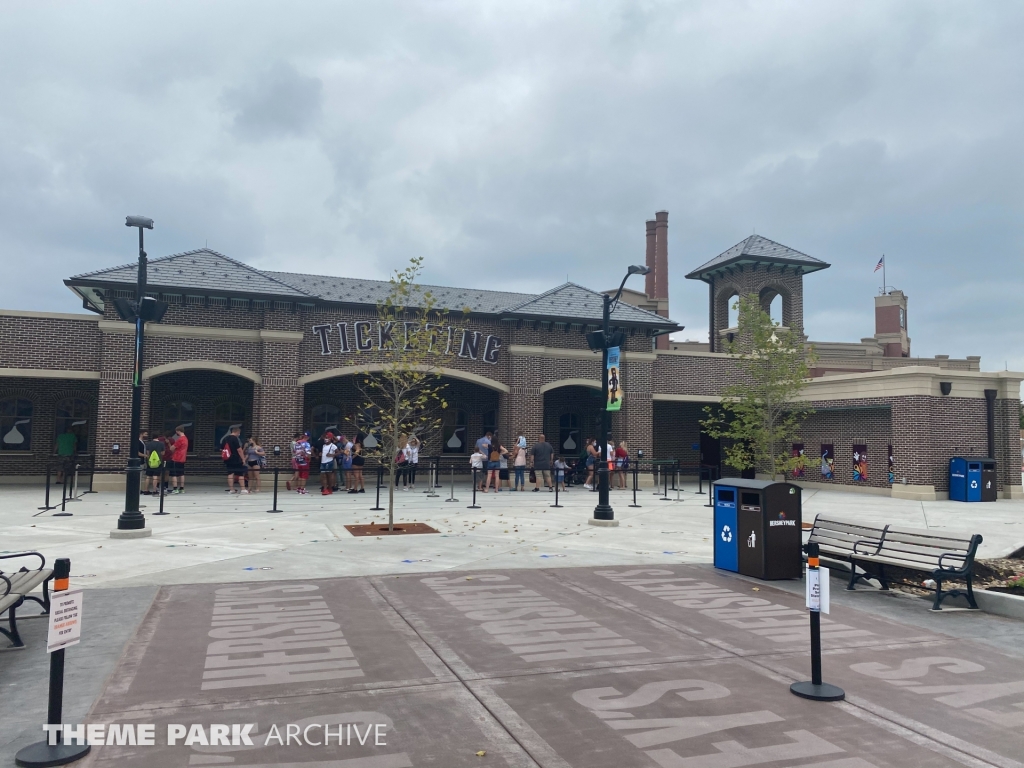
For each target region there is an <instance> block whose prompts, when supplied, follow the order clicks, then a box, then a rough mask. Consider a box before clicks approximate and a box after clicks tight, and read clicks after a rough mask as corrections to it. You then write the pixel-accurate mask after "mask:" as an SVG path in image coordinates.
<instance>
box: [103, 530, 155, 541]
mask: <svg viewBox="0 0 1024 768" xmlns="http://www.w3.org/2000/svg"><path fill="white" fill-rule="evenodd" d="M152 535H153V529H152V528H129V529H128V530H127V531H125V530H121V529H120V528H115V529H114V530H112V531H111V532H110V538H112V539H144V538H146V537H147V536H152Z"/></svg>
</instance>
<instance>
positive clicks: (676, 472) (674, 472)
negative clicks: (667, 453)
mask: <svg viewBox="0 0 1024 768" xmlns="http://www.w3.org/2000/svg"><path fill="white" fill-rule="evenodd" d="M678 475H679V462H678V461H677V462H676V466H675V468H674V469H673V470H672V485H674V486H675V487H676V501H679V492H680V491H681V490H682V489H681V488H680V486H681V485H682V482H676V480H677V479H678Z"/></svg>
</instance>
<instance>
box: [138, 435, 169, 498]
mask: <svg viewBox="0 0 1024 768" xmlns="http://www.w3.org/2000/svg"><path fill="white" fill-rule="evenodd" d="M143 445H144V446H145V450H144V458H143V460H142V462H143V464H144V465H145V467H146V489H145V490H144V491H143V492H142V493H143V494H145V495H146V496H159V495H160V478H161V477H162V476H163V474H164V444H163V442H162V441H161V440H156V439H153V440H150V439H148V437H147V439H146V440H145V442H144V443H143Z"/></svg>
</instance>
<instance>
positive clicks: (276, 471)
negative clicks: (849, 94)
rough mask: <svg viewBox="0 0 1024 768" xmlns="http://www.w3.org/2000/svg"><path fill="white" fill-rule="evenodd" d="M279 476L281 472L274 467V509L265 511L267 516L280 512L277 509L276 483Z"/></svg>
mask: <svg viewBox="0 0 1024 768" xmlns="http://www.w3.org/2000/svg"><path fill="white" fill-rule="evenodd" d="M280 475H281V470H280V469H279V468H278V467H274V508H273V509H268V510H267V514H268V515H269V514H272V513H276V512H280V511H281V510H280V509H278V508H277V481H278V478H279V477H280Z"/></svg>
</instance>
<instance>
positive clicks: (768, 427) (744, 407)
mask: <svg viewBox="0 0 1024 768" xmlns="http://www.w3.org/2000/svg"><path fill="white" fill-rule="evenodd" d="M737 330H738V333H737V334H736V336H735V337H734V340H733V341H731V342H729V344H728V346H727V349H726V351H728V352H730V353H732V354H734V355H736V356H737V362H738V363H739V367H740V371H741V373H742V377H741V381H740V383H738V384H734V385H732V386H730V387H727V388H726V389H725V390H724V391H723V393H722V403H721V405H720V406H719V407H717V408H707V409H706V413H707V415H708V418H707V419H705V420H704V421H703V422H701V425H702V426H703V427H704V430H705V431H706V432H707V434H709V435H711V436H712V437H716V438H723V437H724V438H728V440H729V441H731V442H730V443H729V444H728V445H727V447H726V449H725V463H726V464H728V465H729V466H731V467H734V468H736V469H740V470H743V469H747V468H748V467H756V468H761V469H765V470H767V471H768V472H770V473H771V475H772V477H774V476H776V475H779V474H785V473H786V472H790V471H792V470H793V469H794V468H795V467H796V466H797V465H798V464H799V463H800V462H801V461H802V458H801V457H795V456H793V455H792V448H791V444H792V442H793V441H794V440H795V439H796V438H797V437H798V431H799V428H800V424H801V422H802V421H803V420H804V418H806V417H807V416H808V415H810V414H811V413H813V411H812V410H811V409H810V408H809V407H807V406H806V405H804V404H803V403H801V402H800V401H799V400H798V399H797V397H798V396H799V394H800V392H801V390H803V388H804V387H805V386H806V384H807V381H806V380H807V377H808V376H809V374H810V368H811V366H812V365H813V364H814V359H815V358H814V352H813V350H809V349H807V347H806V345H805V344H804V340H803V338H802V337H801V336H800V334H799V333H798V332H797V331H796V330H794V329H790V328H782V327H781V326H780V325H779V324H778V323H773V322H772V319H771V317H769V315H768V313H767V312H765V311H764V310H763V309H762V308H761V306H760V304H759V302H758V297H757V296H756V295H753V294H751V295H748V296H745V297H743V299H742V300H740V302H739V327H738V329H737Z"/></svg>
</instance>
